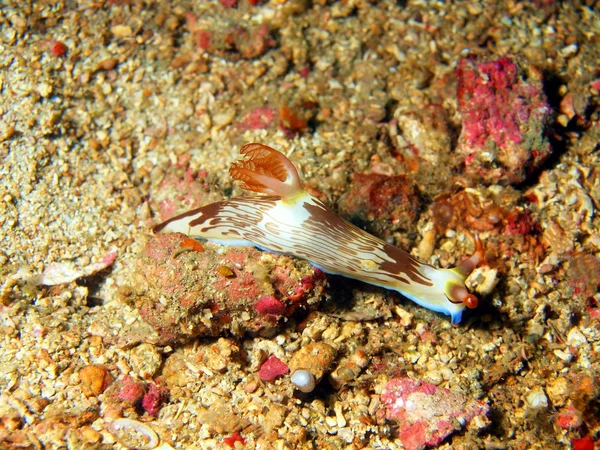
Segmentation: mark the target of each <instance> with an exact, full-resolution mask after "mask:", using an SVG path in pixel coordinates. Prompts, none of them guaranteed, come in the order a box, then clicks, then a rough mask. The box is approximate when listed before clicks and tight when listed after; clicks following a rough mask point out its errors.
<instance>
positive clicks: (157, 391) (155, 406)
mask: <svg viewBox="0 0 600 450" xmlns="http://www.w3.org/2000/svg"><path fill="white" fill-rule="evenodd" d="M167 397H168V391H167V390H166V389H165V388H164V387H162V386H158V385H156V384H154V383H150V384H149V385H148V392H146V393H145V394H144V397H143V398H142V408H143V409H144V411H146V412H147V413H148V414H150V415H151V416H157V415H158V412H159V411H160V409H161V408H162V406H163V404H164V403H165V401H166V399H167Z"/></svg>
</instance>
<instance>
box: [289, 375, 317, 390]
mask: <svg viewBox="0 0 600 450" xmlns="http://www.w3.org/2000/svg"><path fill="white" fill-rule="evenodd" d="M291 381H292V383H293V384H294V386H296V389H298V390H299V391H302V392H312V391H313V390H314V389H315V386H316V385H317V380H316V379H315V376H314V375H313V374H312V373H310V372H309V371H308V370H296V371H295V372H294V374H293V375H292V378H291Z"/></svg>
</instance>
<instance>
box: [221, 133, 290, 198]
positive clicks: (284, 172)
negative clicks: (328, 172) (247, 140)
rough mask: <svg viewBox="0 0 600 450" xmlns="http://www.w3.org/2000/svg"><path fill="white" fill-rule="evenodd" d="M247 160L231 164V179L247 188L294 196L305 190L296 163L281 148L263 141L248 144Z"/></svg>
mask: <svg viewBox="0 0 600 450" xmlns="http://www.w3.org/2000/svg"><path fill="white" fill-rule="evenodd" d="M240 153H241V154H242V155H245V156H246V159H245V160H242V161H236V162H234V163H233V164H231V168H230V169H229V173H230V175H231V178H233V179H234V180H237V181H239V182H240V185H241V187H242V188H243V189H246V190H248V191H253V192H260V193H262V194H270V195H279V196H281V197H290V196H293V195H295V194H298V193H300V192H302V186H301V185H300V177H299V176H298V172H297V171H296V168H295V167H294V165H293V164H292V162H291V161H290V160H289V159H287V158H286V157H285V156H284V155H283V154H282V153H280V152H278V151H277V150H275V149H273V148H271V147H268V146H266V145H263V144H259V143H252V144H246V145H244V146H243V147H242V148H241V150H240Z"/></svg>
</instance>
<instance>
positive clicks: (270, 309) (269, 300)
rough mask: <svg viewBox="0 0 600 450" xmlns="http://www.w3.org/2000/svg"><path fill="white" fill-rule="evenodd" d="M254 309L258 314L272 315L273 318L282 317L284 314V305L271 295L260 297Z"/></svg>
mask: <svg viewBox="0 0 600 450" xmlns="http://www.w3.org/2000/svg"><path fill="white" fill-rule="evenodd" d="M254 309H256V311H258V313H259V314H273V315H274V316H283V315H284V314H285V309H286V308H285V305H284V304H283V303H282V302H280V301H279V300H277V299H276V298H275V297H273V296H272V295H265V296H264V297H261V298H260V299H259V300H258V301H257V302H256V303H255V304H254Z"/></svg>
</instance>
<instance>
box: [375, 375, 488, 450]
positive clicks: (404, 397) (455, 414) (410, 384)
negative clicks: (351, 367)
mask: <svg viewBox="0 0 600 450" xmlns="http://www.w3.org/2000/svg"><path fill="white" fill-rule="evenodd" d="M381 400H382V402H383V404H384V405H385V408H386V416H385V417H386V419H388V420H391V421H393V422H395V423H397V425H398V437H399V438H400V440H401V441H402V444H403V445H404V447H405V448H406V450H418V449H421V448H423V447H426V446H434V445H438V444H439V443H440V442H442V441H443V440H444V439H445V438H446V437H448V436H449V435H451V434H452V433H454V432H455V431H456V430H457V427H458V426H466V425H467V424H468V423H469V422H471V420H472V419H473V418H474V417H476V416H484V415H486V414H487V412H488V410H489V407H488V405H487V404H485V403H483V402H480V401H477V400H472V399H470V398H468V397H466V396H464V395H460V394H455V393H453V392H451V391H449V390H448V389H442V388H438V387H437V386H435V385H433V384H430V383H426V382H423V381H417V380H413V379H411V378H394V379H392V380H390V381H389V382H388V383H387V385H386V386H385V388H384V390H383V392H382V393H381Z"/></svg>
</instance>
